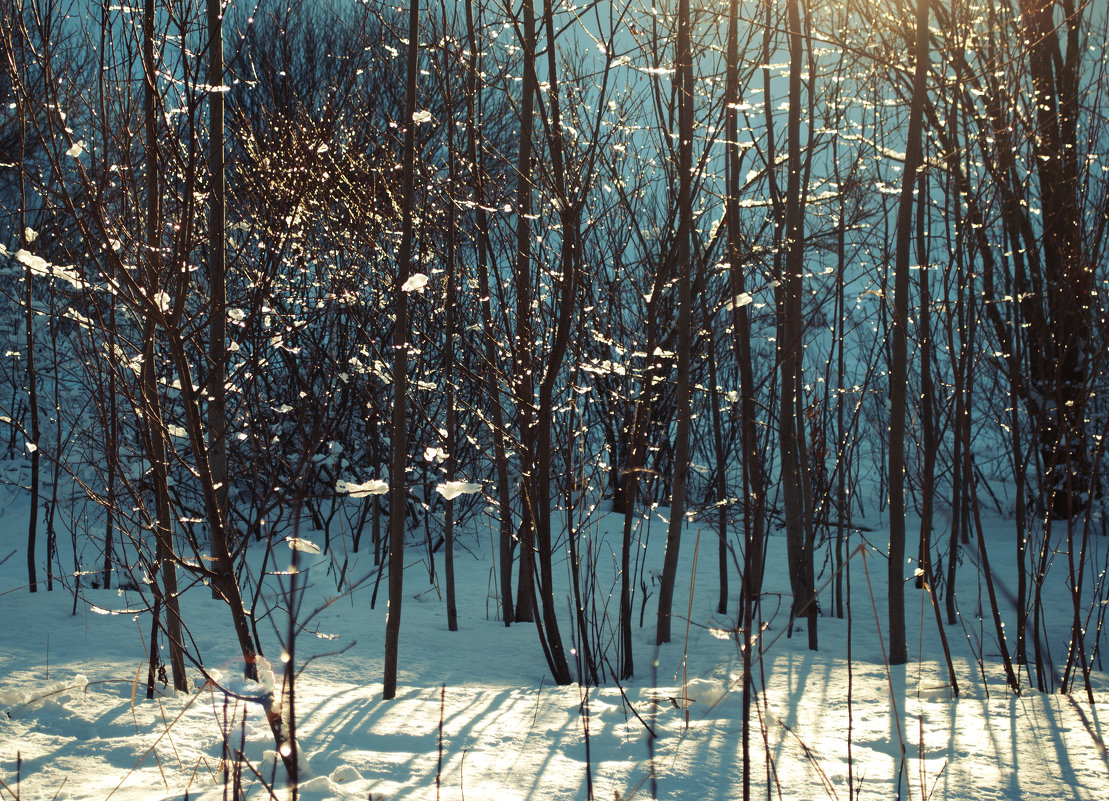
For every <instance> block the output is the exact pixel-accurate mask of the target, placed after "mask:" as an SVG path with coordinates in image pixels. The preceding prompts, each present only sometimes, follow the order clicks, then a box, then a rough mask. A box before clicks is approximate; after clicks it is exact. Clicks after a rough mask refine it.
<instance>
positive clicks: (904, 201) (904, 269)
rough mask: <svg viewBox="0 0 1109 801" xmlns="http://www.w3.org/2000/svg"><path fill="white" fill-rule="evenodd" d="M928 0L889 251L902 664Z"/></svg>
mask: <svg viewBox="0 0 1109 801" xmlns="http://www.w3.org/2000/svg"><path fill="white" fill-rule="evenodd" d="M928 39H929V33H928V0H917V17H916V70H915V72H914V74H913V95H912V99H911V101H910V105H909V128H908V132H907V133H906V147H905V170H904V172H903V173H902V176H901V197H900V201H899V204H898V209H897V230H896V241H895V245H894V247H895V251H894V267H893V272H894V278H893V332H892V355H893V359H892V362H891V363H890V377H889V382H890V444H889V487H890V498H889V516H890V518H889V519H890V524H889V525H890V545H889V589H888V592H889V639H890V648H889V660H890V664H893V665H903V664H905V663H906V662H907V661H908V659H909V653H908V648H907V646H906V643H905V415H906V411H907V409H906V405H907V404H906V398H907V395H908V386H907V382H908V361H909V354H908V333H907V330H906V329H907V327H908V325H909V292H910V287H909V257H910V255H911V253H912V243H913V189H914V188H915V187H916V174H917V171H918V170H919V169H920V165H921V161H922V149H921V148H922V146H921V134H922V131H923V128H924V103H925V99H926V93H927V84H926V81H927V77H928Z"/></svg>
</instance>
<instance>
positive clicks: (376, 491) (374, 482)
mask: <svg viewBox="0 0 1109 801" xmlns="http://www.w3.org/2000/svg"><path fill="white" fill-rule="evenodd" d="M335 491H336V492H338V493H340V494H347V495H350V497H352V498H365V497H368V496H370V495H384V494H385V493H386V492H388V491H389V484H388V483H387V482H385V481H382V480H381V479H380V478H371V479H370V480H369V481H366V482H363V483H361V484H358V483H356V482H353V481H342V480H340V481H336V482H335Z"/></svg>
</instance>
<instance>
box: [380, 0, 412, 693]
mask: <svg viewBox="0 0 1109 801" xmlns="http://www.w3.org/2000/svg"><path fill="white" fill-rule="evenodd" d="M419 53H420V0H410V2H409V7H408V66H407V84H406V87H405V102H404V110H405V116H404V154H403V171H404V186H403V190H402V191H403V195H402V198H401V215H402V219H401V240H400V253H399V255H398V258H397V278H396V287H395V290H394V293H395V296H396V319H395V322H394V325H393V418H392V423H391V425H390V427H389V441H390V447H391V449H392V450H391V457H390V468H389V481H390V486H389V611H388V612H387V613H386V618H385V680H384V683H383V688H382V697H383V698H385V699H386V700H390V699H392V698H395V697H396V695H397V649H398V646H399V644H400V613H401V603H402V602H403V600H404V522H405V514H404V508H405V506H404V500H405V467H406V464H407V461H408V404H407V393H408V295H407V293H406V292H405V291H404V289H403V287H404V284H405V282H406V281H407V280H408V276H409V271H410V269H411V262H412V250H413V240H414V239H415V233H416V232H415V225H414V221H413V206H414V204H415V200H416V175H415V171H416V124H415V123H414V122H413V121H412V117H413V115H414V114H415V113H416V102H417V95H416V78H417V75H418V74H419Z"/></svg>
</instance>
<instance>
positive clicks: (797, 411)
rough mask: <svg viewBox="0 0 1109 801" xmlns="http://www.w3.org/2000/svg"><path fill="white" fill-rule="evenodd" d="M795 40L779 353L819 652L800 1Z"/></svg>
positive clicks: (792, 485)
mask: <svg viewBox="0 0 1109 801" xmlns="http://www.w3.org/2000/svg"><path fill="white" fill-rule="evenodd" d="M786 12H787V13H786V24H787V28H788V30H787V37H788V40H789V64H790V66H789V112H788V118H787V123H786V148H787V152H786V169H787V178H786V196H785V238H786V241H785V248H786V255H785V274H784V276H783V279H784V280H783V281H782V284H781V287H780V291H779V293H778V294H779V297H780V301H781V308H780V309H779V313H778V319H779V331H778V349H779V350H778V352H779V362H780V364H781V408H780V410H779V443H780V449H781V457H782V498H783V501H784V503H785V518H786V546H787V550H788V559H789V574H790V586H791V587H792V590H793V606H792V609H791V613H790V618H791V621H792V620H793V619H796V618H798V617H801V616H805V617H806V618H807V619H808V639H809V648H811V649H812V650H816V647H817V632H816V617H817V614H816V613H817V609H816V598H815V594H814V589H813V554H812V548H811V543H810V536H809V530H810V527H811V525H812V521H811V520H810V515H811V509H812V504H811V499H809V498H806V497H805V487H806V486H807V485H808V481H807V479H806V473H807V470H808V465H807V464H806V459H805V453H804V430H803V427H802V420H803V416H802V409H801V405H802V400H803V399H802V397H801V368H802V363H803V355H804V350H803V344H804V343H803V341H802V339H803V338H802V315H803V305H802V302H803V282H804V271H805V264H804V256H805V253H804V247H805V242H804V238H805V225H804V215H805V210H804V204H803V199H802V186H801V169H802V160H801V67H802V63H803V55H804V39H803V32H802V29H801V14H800V9H799V3H798V0H790V2H789V3H788V5H787V9H786Z"/></svg>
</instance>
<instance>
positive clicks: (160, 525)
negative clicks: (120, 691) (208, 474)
mask: <svg viewBox="0 0 1109 801" xmlns="http://www.w3.org/2000/svg"><path fill="white" fill-rule="evenodd" d="M155 10H156V8H155V0H145V2H144V3H143V47H142V60H143V116H144V131H145V135H146V141H145V143H144V144H145V146H146V231H145V237H146V289H147V293H148V296H149V297H155V296H156V295H157V293H158V292H159V281H160V279H161V276H162V269H161V266H162V265H161V252H162V251H161V226H162V219H161V217H162V211H161V209H162V187H161V164H160V158H159V144H158V124H157V114H156V98H157V85H156V83H155V80H156V78H155V76H156V70H155V63H154V14H155ZM143 328H144V331H143V361H142V370H141V376H140V380H141V382H142V389H141V392H142V395H143V401H144V403H143V407H142V408H143V427H144V429H145V431H146V440H147V452H148V455H149V457H150V464H151V467H152V470H151V473H152V476H153V482H154V513H155V519H154V527H155V532H154V534H155V538H156V540H157V546H156V547H157V550H156V556H155V559H156V564H157V565H158V567H159V568H160V572H161V575H162V587H161V590H162V601H163V603H162V605H163V606H164V607H165V615H166V622H165V631H166V637H167V638H168V639H169V654H170V660H169V661H170V668H171V672H172V675H173V687H174V689H175V690H180V691H184V690H187V689H188V678H187V676H186V675H185V655H184V643H183V641H182V625H181V606H180V603H179V601H178V597H177V592H178V588H177V564H176V561H175V560H176V556H175V554H174V547H173V513H172V509H171V501H170V497H169V476H168V466H167V463H166V445H165V423H164V421H163V419H162V405H161V399H160V397H159V395H158V375H157V372H156V371H157V365H158V361H157V353H156V350H157V333H158V327H157V325H156V324H155V322H154V318H153V315H151V316H150V317H148V319H147V322H146V324H145V325H144V326H143ZM151 645H152V649H153V643H152V644H151ZM156 659H157V654H156V653H155V652H154V651H153V650H152V651H151V658H150V668H151V670H153V669H154V663H155V661H156ZM152 689H153V688H152V687H151V686H149V685H148V687H147V692H148V694H149V693H150V692H151V691H152Z"/></svg>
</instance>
